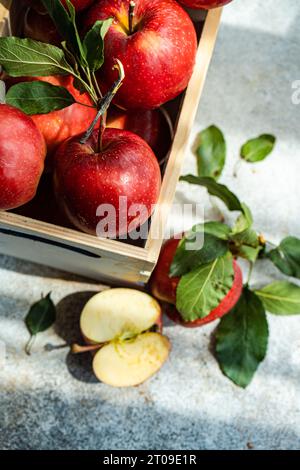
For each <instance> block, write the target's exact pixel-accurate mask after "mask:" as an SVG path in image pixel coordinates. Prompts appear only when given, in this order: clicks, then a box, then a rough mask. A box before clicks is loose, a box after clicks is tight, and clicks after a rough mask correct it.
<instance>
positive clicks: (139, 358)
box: [93, 333, 170, 387]
mask: <svg viewBox="0 0 300 470" xmlns="http://www.w3.org/2000/svg"><path fill="white" fill-rule="evenodd" d="M169 352H170V342H169V340H168V338H167V337H166V336H163V335H161V334H159V333H144V334H141V335H139V336H137V337H136V338H135V339H134V340H133V341H123V342H117V341H116V342H112V343H110V344H108V345H106V346H103V348H101V349H100V350H99V351H98V352H97V353H96V355H95V357H94V360H93V370H94V373H95V375H96V377H97V378H98V379H99V380H100V381H101V382H103V383H106V384H107V385H112V386H113V387H134V386H136V385H140V384H141V383H143V382H145V381H146V380H147V379H149V378H150V377H151V376H153V375H154V374H156V373H157V372H158V371H159V369H160V368H161V367H162V365H163V364H164V362H165V361H166V360H167V358H168V356H169Z"/></svg>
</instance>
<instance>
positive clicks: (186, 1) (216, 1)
mask: <svg viewBox="0 0 300 470" xmlns="http://www.w3.org/2000/svg"><path fill="white" fill-rule="evenodd" d="M230 2H232V0H179V3H181V4H182V5H184V6H185V7H188V8H195V9H201V10H202V9H203V10H210V9H211V8H217V7H222V6H224V5H226V4H227V3H230Z"/></svg>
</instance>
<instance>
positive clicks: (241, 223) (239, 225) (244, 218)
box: [232, 203, 253, 234]
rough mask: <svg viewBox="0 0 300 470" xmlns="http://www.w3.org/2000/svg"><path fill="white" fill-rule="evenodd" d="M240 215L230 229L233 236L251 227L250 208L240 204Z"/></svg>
mask: <svg viewBox="0 0 300 470" xmlns="http://www.w3.org/2000/svg"><path fill="white" fill-rule="evenodd" d="M241 205H242V210H243V212H242V214H240V215H239V216H238V218H237V220H236V222H235V225H234V227H233V229H232V233H233V234H238V233H242V232H244V231H246V230H248V229H249V228H250V227H252V224H253V217H252V213H251V210H250V208H249V207H248V206H247V205H246V204H245V203H242V204H241Z"/></svg>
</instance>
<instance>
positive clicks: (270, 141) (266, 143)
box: [241, 134, 276, 163]
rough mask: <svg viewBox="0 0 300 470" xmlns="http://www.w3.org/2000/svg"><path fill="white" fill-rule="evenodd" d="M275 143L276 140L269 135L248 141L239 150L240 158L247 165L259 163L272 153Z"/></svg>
mask: <svg viewBox="0 0 300 470" xmlns="http://www.w3.org/2000/svg"><path fill="white" fill-rule="evenodd" d="M275 142H276V138H275V137H274V136H273V135H269V134H263V135H260V136H259V137H256V138H255V139H251V140H248V142H246V143H245V144H244V145H243V146H242V148H241V158H243V160H246V161H247V162H249V163H255V162H260V161H262V160H264V159H265V158H266V157H267V156H268V155H269V154H270V153H271V152H272V151H273V148H274V145H275Z"/></svg>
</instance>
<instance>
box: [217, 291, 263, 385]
mask: <svg viewBox="0 0 300 470" xmlns="http://www.w3.org/2000/svg"><path fill="white" fill-rule="evenodd" d="M268 336H269V331H268V323H267V318H266V313H265V310H264V307H263V304H262V302H261V301H260V299H259V298H258V297H257V296H256V295H255V294H254V293H253V292H251V291H250V290H248V289H247V288H244V290H243V293H242V296H241V298H240V300H239V301H238V303H237V304H236V306H235V307H234V308H233V309H232V310H231V311H230V312H229V313H228V314H227V315H225V316H224V317H223V318H222V319H221V321H220V323H219V325H218V327H217V331H216V356H217V360H218V362H219V365H220V367H221V370H222V371H223V373H224V374H225V375H226V376H227V377H228V378H229V379H230V380H232V381H233V382H234V383H235V384H236V385H238V386H239V387H243V388H245V387H247V385H249V383H250V382H251V380H252V378H253V376H254V374H255V372H256V370H257V368H258V366H259V364H260V362H262V361H263V360H264V358H265V356H266V352H267V346H268Z"/></svg>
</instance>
